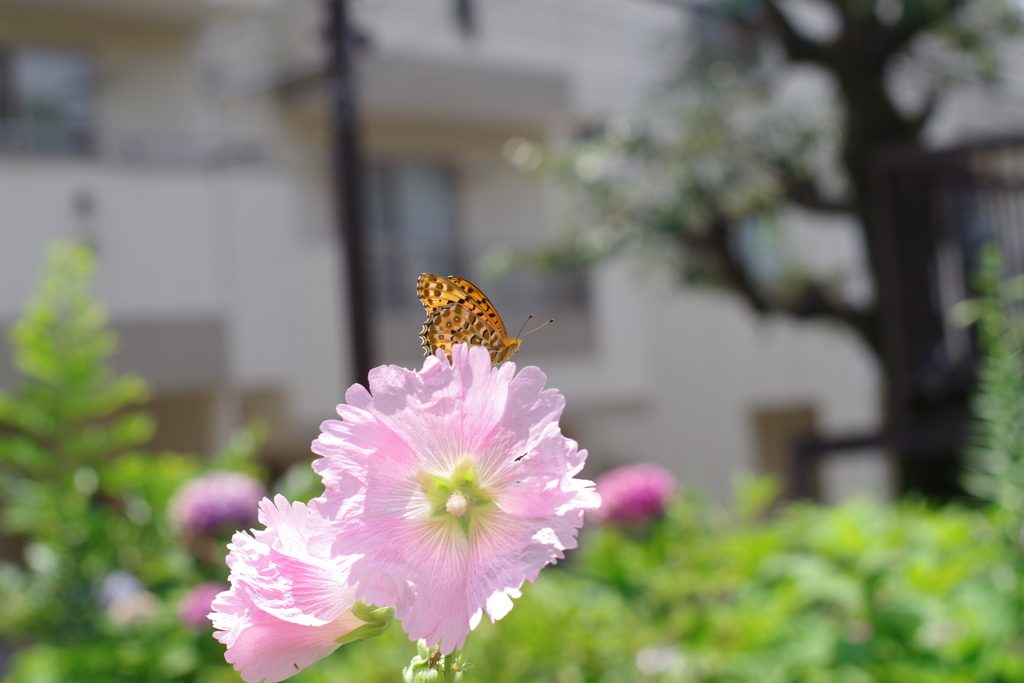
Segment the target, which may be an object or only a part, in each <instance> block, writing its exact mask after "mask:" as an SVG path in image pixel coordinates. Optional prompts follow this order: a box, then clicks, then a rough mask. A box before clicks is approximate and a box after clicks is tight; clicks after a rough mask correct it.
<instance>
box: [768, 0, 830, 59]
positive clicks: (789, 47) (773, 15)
mask: <svg viewBox="0 0 1024 683" xmlns="http://www.w3.org/2000/svg"><path fill="white" fill-rule="evenodd" d="M761 3H762V4H763V5H764V7H765V10H767V12H768V17H769V21H771V23H772V24H774V25H775V27H776V28H777V29H778V31H779V37H780V38H781V39H782V45H783V47H785V48H786V54H787V55H789V58H790V59H791V60H792V61H795V62H797V61H800V62H822V61H824V60H825V59H826V53H827V49H826V47H825V46H823V45H821V44H820V43H816V42H814V41H813V40H810V39H809V38H807V36H805V35H803V34H802V33H800V32H799V31H798V30H797V29H796V27H795V26H793V24H792V22H790V20H789V18H788V17H787V16H786V14H785V13H784V12H783V11H782V8H781V7H779V5H778V3H777V2H776V0H761Z"/></svg>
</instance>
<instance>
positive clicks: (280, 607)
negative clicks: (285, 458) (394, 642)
mask: <svg viewBox="0 0 1024 683" xmlns="http://www.w3.org/2000/svg"><path fill="white" fill-rule="evenodd" d="M259 519H260V522H262V523H263V524H264V525H266V527H267V528H266V530H264V531H255V532H254V533H253V535H251V536H250V535H249V534H247V533H245V532H238V533H236V534H235V536H234V538H233V539H232V543H231V544H230V545H228V548H229V549H230V551H231V552H230V553H229V554H228V559H227V562H228V566H229V567H230V568H231V574H230V576H229V577H228V580H229V581H230V582H231V588H230V589H229V590H227V591H225V592H223V593H221V594H220V595H218V596H217V598H216V599H215V600H214V602H213V613H212V614H210V615H209V616H210V619H211V620H212V621H213V626H214V628H215V629H217V632H216V633H214V637H215V638H216V639H217V640H219V641H220V642H222V643H224V644H225V645H227V653H226V654H225V658H226V659H227V661H228V662H230V663H232V664H234V665H235V669H237V670H238V671H240V672H241V673H242V679H243V680H245V681H247V682H248V683H255V682H256V681H262V680H264V679H266V681H267V683H276V681H282V680H284V679H285V678H288V677H289V676H292V675H294V674H295V673H296V672H298V671H300V670H301V669H304V668H305V667H307V666H309V665H310V664H312V663H313V662H316V661H317V660H320V659H322V658H324V657H326V656H327V655H329V654H331V653H332V652H334V650H336V649H337V648H338V646H339V645H340V643H339V642H338V641H339V639H343V638H345V637H346V636H350V635H351V634H352V632H353V631H355V630H356V629H358V628H360V627H363V626H365V625H366V622H365V621H363V620H362V619H360V618H359V617H357V616H356V615H355V614H354V613H353V611H352V608H353V604H354V602H355V597H354V590H353V589H352V588H350V587H349V586H348V584H347V579H346V573H345V568H344V566H343V564H342V563H341V562H336V561H334V560H331V559H330V558H329V557H327V556H326V555H325V554H324V553H317V552H316V551H315V548H314V546H313V545H312V544H311V543H310V539H311V538H313V537H314V536H316V535H318V534H322V533H323V532H324V531H325V524H324V523H323V520H321V519H320V518H319V517H317V516H316V515H313V514H311V512H310V510H309V509H308V508H306V506H305V505H303V504H302V503H292V504H291V505H289V503H288V501H287V500H285V498H284V497H283V496H277V498H276V499H275V500H274V501H273V502H271V501H270V500H269V499H267V498H265V499H263V502H261V503H260V515H259ZM324 547H325V548H326V546H324Z"/></svg>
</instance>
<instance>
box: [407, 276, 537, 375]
mask: <svg viewBox="0 0 1024 683" xmlns="http://www.w3.org/2000/svg"><path fill="white" fill-rule="evenodd" d="M416 294H417V295H418V296H419V298H420V301H421V302H422V303H423V308H425V309H426V311H427V320H426V322H425V323H423V330H422V331H421V332H420V338H421V339H422V340H423V343H422V346H423V350H424V351H425V352H426V354H427V355H430V354H432V353H434V352H435V351H437V350H438V349H444V352H445V354H446V355H447V356H448V359H449V360H451V357H452V346H453V345H455V344H472V345H475V346H483V347H484V348H486V349H487V350H488V351H489V352H490V354H491V362H492V363H493V364H495V365H497V364H498V363H504V362H505V361H507V360H508V359H509V358H511V357H512V356H513V354H515V352H516V351H518V350H519V345H520V344H522V340H521V339H518V338H515V337H509V336H508V333H507V332H506V331H505V323H504V322H502V320H501V316H500V315H498V311H497V310H495V308H494V305H493V304H492V303H491V302H490V300H489V299H488V298H487V296H485V295H484V293H483V292H481V291H480V288H479V287H477V286H476V285H474V284H473V283H471V282H470V281H469V280H464V279H463V278H461V277H455V276H450V277H446V278H445V277H441V276H440V275H432V274H430V273H424V274H423V275H420V277H419V280H418V281H417V283H416Z"/></svg>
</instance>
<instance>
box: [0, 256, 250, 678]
mask: <svg viewBox="0 0 1024 683" xmlns="http://www.w3.org/2000/svg"><path fill="white" fill-rule="evenodd" d="M93 268H94V262H93V258H92V255H91V254H90V252H89V251H88V250H87V249H86V248H85V247H81V246H75V245H68V244H58V245H55V246H54V247H53V248H52V249H51V252H50V258H49V264H48V267H47V271H46V276H45V278H44V280H43V283H42V286H41V288H40V290H39V293H38V294H37V295H36V297H35V299H34V300H33V301H32V302H31V304H30V306H29V307H28V311H27V313H26V314H25V316H24V318H23V319H22V320H21V321H20V322H19V323H18V324H17V325H16V326H15V328H14V331H13V333H12V335H11V340H12V342H13V346H14V353H15V363H16V365H17V367H18V369H19V370H20V371H21V373H22V374H23V376H24V381H23V382H22V383H21V385H20V386H19V387H18V388H17V390H16V391H15V392H14V393H6V392H0V534H2V535H3V536H6V537H8V540H9V542H11V541H13V542H14V543H16V544H17V545H19V546H22V547H23V548H24V553H23V558H24V561H23V562H3V563H0V638H2V639H4V640H6V641H7V642H8V643H10V644H13V645H14V646H15V648H16V649H17V656H16V658H15V667H14V670H13V672H12V673H11V675H10V677H9V678H8V679H5V680H10V681H16V682H18V683H22V682H24V683H37V682H38V683H44V682H47V681H55V682H56V681H61V682H64V681H143V680H145V681H186V680H212V679H210V676H215V675H216V673H215V672H216V671H219V670H220V671H223V670H226V665H224V664H223V648H222V647H221V646H220V645H219V644H217V643H216V642H214V641H213V639H212V638H210V633H209V631H208V630H207V631H204V632H202V633H198V632H195V631H193V630H191V629H189V628H186V627H183V626H182V625H181V623H180V622H179V619H178V616H177V612H176V610H177V603H178V600H179V599H180V597H181V596H182V595H183V594H184V592H185V591H186V589H188V588H189V587H190V586H192V585H195V584H197V583H199V582H200V581H201V580H203V579H204V578H207V579H212V578H217V579H220V580H224V578H225V576H226V574H227V570H226V567H224V565H223V563H220V564H219V565H218V566H216V567H213V566H204V565H203V564H202V563H200V562H198V561H197V559H196V557H195V556H194V555H193V554H192V552H191V551H190V550H189V549H188V548H187V547H185V546H184V545H183V544H182V543H181V542H180V541H179V539H177V538H176V537H175V534H174V532H173V531H172V529H170V528H169V525H168V522H167V519H166V514H165V510H166V506H167V502H168V500H169V499H170V497H171V496H172V494H173V493H174V491H175V489H177V487H178V486H179V485H181V484H182V483H183V482H185V481H186V480H188V479H190V478H192V477H194V476H196V475H197V474H199V473H201V472H202V471H204V470H205V469H206V467H207V465H206V464H205V463H203V462H202V461H201V460H200V459H199V458H197V457H195V456H185V455H181V454H176V453H160V454H153V453H148V452H145V451H144V450H142V447H143V446H144V445H145V444H146V442H147V441H148V440H149V439H150V437H151V436H152V434H153V429H154V424H153V420H152V418H151V417H150V416H149V415H148V414H146V413H145V412H144V411H143V410H141V409H140V406H141V405H142V404H144V403H145V402H146V401H147V400H148V397H149V390H148V388H147V386H146V384H145V382H144V381H143V380H142V379H140V378H138V377H134V376H120V377H118V376H115V375H114V374H113V373H112V371H111V370H110V369H109V367H107V365H106V364H105V361H106V358H107V357H108V356H109V354H110V353H111V352H112V351H113V350H114V347H115V343H116V340H115V338H114V335H113V334H112V333H111V332H110V331H109V330H108V329H107V327H106V316H105V313H104V312H103V309H102V308H101V307H100V306H99V305H98V304H97V303H96V302H95V301H94V300H93V299H92V297H91V296H90V295H89V293H88V284H89V281H90V278H91V275H92V272H93ZM258 445H259V439H258V437H256V436H254V435H251V434H243V435H241V436H240V437H238V439H236V442H235V443H234V444H232V446H231V447H229V448H228V449H226V451H225V452H224V453H222V454H220V455H219V456H218V458H217V459H216V460H215V463H214V464H215V465H216V466H218V467H220V468H233V469H249V470H252V469H253V465H252V463H251V460H252V455H253V453H254V451H255V449H256V447H257V446H258ZM221 547H223V546H221ZM224 552H226V551H224ZM222 554H223V553H222ZM118 572H121V573H124V575H125V576H127V575H128V574H130V575H133V576H135V577H137V578H138V580H139V581H141V584H142V587H143V588H144V591H143V592H141V593H140V594H139V595H138V596H137V597H138V600H137V601H136V603H135V604H134V607H133V608H132V609H133V610H134V612H133V611H131V610H129V611H128V612H125V611H123V610H122V612H120V613H114V612H112V611H111V610H110V609H107V608H105V607H104V605H103V604H102V603H103V601H102V600H101V596H100V591H101V586H102V585H103V582H104V580H105V579H106V578H108V577H110V576H112V575H114V576H117V575H118V574H117V573H118ZM207 662H214V664H213V665H210V664H207ZM211 666H212V668H211ZM227 671H228V672H229V673H230V670H229V669H227ZM228 680H231V679H228Z"/></svg>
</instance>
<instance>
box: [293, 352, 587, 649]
mask: <svg viewBox="0 0 1024 683" xmlns="http://www.w3.org/2000/svg"><path fill="white" fill-rule="evenodd" d="M369 380H370V381H369V384H370V390H369V391H367V390H366V389H365V388H364V387H363V386H361V385H359V384H355V385H353V386H352V387H351V388H350V389H349V390H348V392H347V394H346V397H345V398H346V401H347V405H344V404H343V405H340V406H338V414H339V415H340V416H341V418H342V420H341V421H337V420H328V421H327V422H325V423H324V424H323V426H322V427H321V429H322V433H321V435H320V438H319V439H317V441H315V442H314V443H313V451H314V452H316V453H318V454H319V455H321V456H323V457H322V458H320V459H319V460H317V461H316V462H314V464H313V467H314V469H315V470H316V471H317V472H318V473H319V474H320V475H321V476H322V477H323V479H324V485H325V492H324V495H323V496H322V497H321V498H318V499H316V500H314V501H312V502H311V503H310V507H311V508H312V509H313V510H314V511H316V512H317V513H319V514H320V515H322V516H323V517H324V518H325V519H326V520H328V521H329V523H330V524H331V526H332V530H331V535H330V536H329V537H328V538H329V539H330V540H331V541H332V544H331V555H332V556H334V557H351V558H352V559H353V563H352V570H351V572H352V573H351V578H352V579H354V580H357V581H359V584H358V588H357V590H356V596H357V597H359V598H363V599H365V600H366V602H372V603H376V604H379V605H393V606H394V607H395V609H396V616H397V617H398V618H400V619H401V620H402V624H403V626H404V628H405V630H406V631H407V632H408V633H409V636H410V638H411V639H413V640H417V639H420V638H425V639H426V641H427V645H428V646H431V647H432V646H434V645H435V644H437V643H438V642H439V641H440V643H441V651H442V652H443V653H444V654H448V653H450V652H452V651H453V650H455V649H456V648H459V647H461V646H462V643H463V641H464V640H465V638H466V636H467V635H468V634H469V632H470V631H471V630H472V629H473V628H475V627H476V625H477V624H478V623H479V621H480V618H481V616H482V614H483V612H484V611H486V612H487V614H488V615H489V616H490V618H491V620H492V621H493V620H497V619H500V618H501V617H503V616H504V615H505V614H507V613H508V611H509V610H510V609H511V608H512V600H511V598H513V597H518V596H519V595H520V591H519V589H520V587H521V586H522V584H523V582H524V581H534V580H535V579H536V578H537V575H538V573H539V572H540V570H541V569H542V568H543V567H544V566H545V565H547V564H548V563H551V562H554V561H555V560H556V559H557V558H560V557H562V556H563V551H564V550H565V549H567V548H573V547H575V546H576V533H577V530H578V529H579V527H580V526H582V524H583V513H584V511H586V510H593V509H595V508H597V506H598V505H599V504H600V499H599V498H598V496H597V494H596V493H595V492H594V489H593V483H592V482H589V481H586V480H582V479H576V478H575V475H576V474H577V473H579V471H580V470H581V469H582V468H583V464H584V461H585V460H586V451H581V450H578V449H577V445H576V442H575V441H572V440H570V439H567V438H565V437H564V436H563V435H562V433H561V431H560V430H559V427H558V418H559V416H560V415H561V413H562V407H563V405H564V403H565V401H564V399H563V397H562V396H561V395H560V394H559V393H558V392H557V391H556V390H553V389H548V390H544V383H545V381H546V377H545V376H544V373H542V372H541V371H540V370H538V369H537V368H535V367H527V368H524V369H523V370H522V371H521V372H520V373H519V374H518V375H516V374H515V365H514V364H513V363H504V364H502V365H500V366H497V367H492V366H491V357H490V354H489V353H488V352H487V349H485V348H483V347H479V346H466V345H462V344H460V345H456V346H455V347H454V348H453V349H452V361H451V364H449V362H448V360H447V358H445V355H444V352H443V351H438V352H437V354H436V355H434V356H431V357H429V358H427V359H426V361H425V362H424V364H423V369H422V370H420V371H419V372H413V371H411V370H407V369H405V368H400V367H395V366H383V367H378V368H376V369H374V370H373V371H372V372H371V373H370V377H369Z"/></svg>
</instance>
